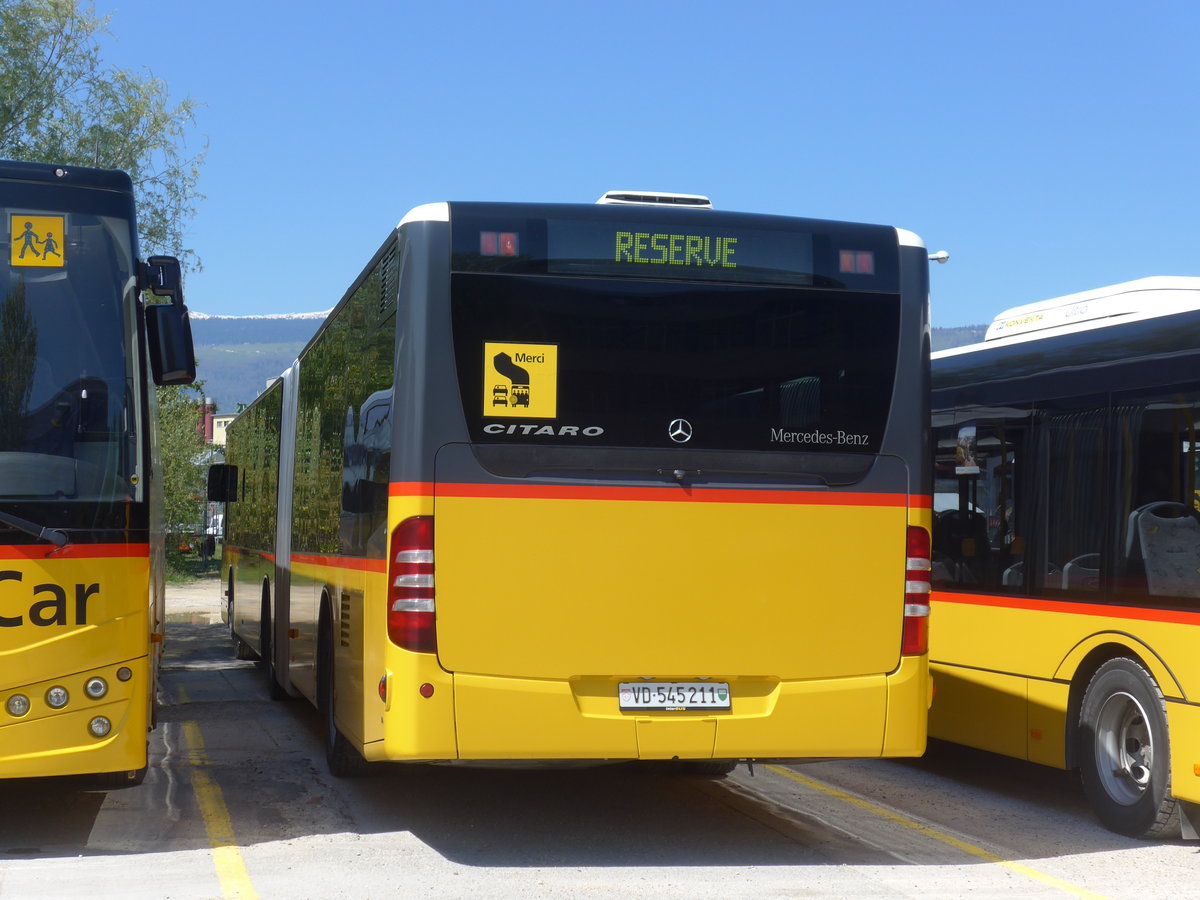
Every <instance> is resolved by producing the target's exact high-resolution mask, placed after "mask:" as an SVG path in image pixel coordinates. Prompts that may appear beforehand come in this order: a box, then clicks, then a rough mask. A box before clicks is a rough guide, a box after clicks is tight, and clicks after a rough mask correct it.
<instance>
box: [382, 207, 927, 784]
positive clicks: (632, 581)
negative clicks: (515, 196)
mask: <svg viewBox="0 0 1200 900" xmlns="http://www.w3.org/2000/svg"><path fill="white" fill-rule="evenodd" d="M444 209H445V211H446V215H445V218H446V219H447V220H448V222H446V221H437V219H438V218H440V217H439V216H438V215H436V211H435V214H434V215H433V216H432V218H433V219H434V220H433V221H424V222H418V223H413V224H410V225H409V226H408V229H407V241H408V250H409V253H408V256H407V257H406V258H407V260H408V262H407V265H409V266H410V270H409V271H408V272H407V273H405V275H402V277H401V281H402V284H403V283H405V278H406V276H407V278H408V279H409V280H410V283H421V284H425V285H427V294H425V296H427V297H428V302H427V304H423V303H422V302H420V301H414V300H413V299H412V295H410V297H409V298H407V302H406V297H405V295H404V293H403V292H402V293H401V316H402V320H401V321H400V323H399V324H398V333H399V335H400V340H399V352H398V356H397V359H398V361H399V368H398V377H397V385H396V391H397V401H396V405H397V413H398V414H397V418H398V419H402V418H403V416H402V415H401V414H400V410H403V409H405V408H407V409H410V410H412V411H414V413H415V416H414V418H413V423H412V424H411V425H410V426H409V427H408V431H407V433H402V432H401V431H400V430H398V431H397V433H396V443H395V446H394V447H393V467H392V471H393V484H392V490H391V495H392V496H391V500H390V520H391V522H392V523H393V531H392V541H391V548H390V549H391V552H390V556H389V571H388V583H389V595H388V599H387V605H388V612H387V614H388V633H389V642H388V652H387V655H386V664H387V673H386V676H385V678H384V680H382V681H381V684H380V697H381V700H382V702H383V703H384V704H385V706H386V709H387V712H386V713H385V715H384V716H383V734H382V735H381V737H382V740H381V741H379V742H378V744H377V745H375V746H372V745H370V744H368V745H367V746H365V747H364V752H365V755H367V756H368V758H374V759H383V758H387V759H435V758H441V759H457V760H477V761H500V760H635V759H640V760H681V761H698V762H701V764H702V765H703V761H707V762H708V763H709V764H713V765H718V766H719V764H720V761H732V760H738V759H747V758H750V759H766V758H772V759H796V758H812V757H879V756H913V755H919V754H920V753H922V752H923V750H924V746H925V736H926V725H925V723H926V714H927V709H928V703H929V675H928V666H927V662H928V661H927V656H926V646H925V636H926V633H927V632H926V627H927V622H928V619H927V615H928V593H927V592H928V570H929V563H928V558H929V541H928V529H929V516H930V509H929V499H928V493H929V489H928V471H927V464H926V462H925V460H926V458H927V455H926V454H925V449H926V444H925V437H924V427H923V422H924V420H923V419H922V416H923V415H924V414H925V410H926V408H927V406H926V403H927V401H926V399H925V398H926V396H927V387H928V380H927V379H928V374H927V369H928V365H927V359H928V348H927V335H928V320H927V304H926V296H927V290H926V277H927V276H926V272H927V260H926V255H925V252H924V250H923V248H922V247H921V246H920V242H919V240H917V239H915V237H913V236H911V235H907V234H906V233H903V232H897V230H895V229H892V228H884V227H874V226H854V225H845V224H840V223H831V222H817V221H812V220H797V219H786V218H779V217H766V216H745V215H731V214H723V213H719V212H713V211H711V210H678V209H663V208H660V207H605V206H594V207H561V208H560V207H538V206H505V205H486V204H479V205H463V204H452V205H449V207H445V208H444ZM447 237H449V238H450V243H451V254H450V258H449V259H446V257H445V250H444V249H439V248H442V247H444V242H445V240H446V238H447ZM423 259H427V260H428V261H429V262H428V268H427V269H422V263H421V262H419V261H420V260H423ZM405 316H407V319H405V318H403V317H405ZM416 334H421V335H422V337H423V341H415V342H413V344H407V345H406V340H405V337H406V335H408V336H413V335H416ZM422 343H424V345H425V346H427V347H429V348H431V349H430V350H429V352H428V353H417V354H416V355H414V356H412V357H406V355H405V354H406V347H407V350H408V351H409V352H412V347H413V345H414V344H416V345H419V344H422ZM410 370H416V371H420V372H421V377H420V378H406V377H405V376H406V373H407V372H408V371H410ZM422 381H424V384H425V385H426V390H425V391H424V392H421V391H419V390H418V389H417V388H416V386H417V385H419V384H420V383H421V382H422Z"/></svg>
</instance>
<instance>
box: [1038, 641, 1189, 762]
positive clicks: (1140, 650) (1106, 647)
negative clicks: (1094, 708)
mask: <svg viewBox="0 0 1200 900" xmlns="http://www.w3.org/2000/svg"><path fill="white" fill-rule="evenodd" d="M1119 658H1125V659H1130V660H1133V661H1134V662H1136V663H1137V664H1138V665H1140V666H1141V667H1142V668H1143V669H1145V670H1146V671H1147V672H1148V673H1149V675H1150V678H1151V679H1152V680H1153V682H1154V683H1155V685H1156V686H1157V687H1158V689H1159V690H1160V691H1161V692H1162V694H1163V696H1165V697H1171V698H1175V699H1182V698H1184V696H1185V695H1184V693H1183V688H1182V687H1181V686H1180V684H1179V682H1178V681H1177V680H1176V678H1175V674H1174V673H1173V672H1172V671H1171V670H1170V668H1169V667H1168V666H1167V664H1166V663H1165V662H1164V661H1163V659H1162V658H1161V657H1159V655H1158V654H1157V653H1155V652H1154V651H1153V650H1152V649H1150V647H1148V646H1147V645H1145V644H1144V643H1142V642H1141V641H1139V640H1136V639H1135V638H1133V637H1132V636H1130V635H1128V634H1120V633H1107V634H1104V633H1102V634H1095V635H1092V636H1091V637H1089V638H1088V639H1086V640H1083V641H1080V642H1079V643H1078V644H1076V645H1075V647H1074V648H1072V650H1071V652H1070V653H1068V654H1067V656H1066V657H1065V658H1064V659H1063V661H1062V662H1061V663H1060V664H1059V667H1058V671H1056V672H1055V673H1054V680H1055V681H1066V682H1069V683H1070V685H1071V689H1070V695H1069V698H1068V701H1067V718H1066V722H1065V728H1066V735H1065V738H1066V742H1065V746H1066V761H1065V765H1066V768H1068V769H1077V768H1079V747H1078V737H1079V729H1078V727H1077V726H1078V724H1079V711H1080V709H1081V708H1082V706H1083V695H1084V692H1085V691H1086V690H1087V686H1088V684H1089V683H1090V682H1091V680H1092V678H1093V677H1094V676H1095V674H1096V671H1097V670H1098V669H1099V668H1100V667H1101V666H1102V665H1104V664H1105V663H1106V662H1108V661H1109V660H1112V659H1119Z"/></svg>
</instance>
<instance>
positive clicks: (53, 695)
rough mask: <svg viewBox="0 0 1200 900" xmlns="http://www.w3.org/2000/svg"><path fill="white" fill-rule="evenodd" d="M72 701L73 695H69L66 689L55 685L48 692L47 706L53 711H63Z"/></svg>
mask: <svg viewBox="0 0 1200 900" xmlns="http://www.w3.org/2000/svg"><path fill="white" fill-rule="evenodd" d="M70 699H71V695H70V694H68V693H67V689H66V688H65V687H60V686H59V685H55V686H54V687H52V688H50V690H48V691H46V705H47V706H48V707H50V708H51V709H62V708H63V707H64V706H66V705H67V702H68V701H69V700H70Z"/></svg>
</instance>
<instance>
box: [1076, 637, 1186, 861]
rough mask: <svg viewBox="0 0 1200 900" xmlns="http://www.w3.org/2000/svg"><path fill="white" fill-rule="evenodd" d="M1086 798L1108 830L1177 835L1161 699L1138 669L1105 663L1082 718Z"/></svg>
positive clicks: (1116, 661) (1086, 696)
mask: <svg viewBox="0 0 1200 900" xmlns="http://www.w3.org/2000/svg"><path fill="white" fill-rule="evenodd" d="M1079 771H1080V775H1081V777H1082V779H1083V791H1084V794H1086V795H1087V798H1088V801H1089V802H1090V803H1091V805H1092V809H1094V810H1095V811H1096V815H1097V816H1099V818H1100V821H1101V822H1103V823H1104V825H1105V827H1107V828H1109V829H1111V830H1112V831H1115V832H1117V833H1119V834H1125V835H1129V836H1130V837H1137V838H1159V837H1168V836H1171V835H1172V834H1175V835H1177V834H1178V833H1179V812H1178V809H1177V808H1176V802H1175V798H1174V797H1172V796H1171V753H1170V739H1169V736H1168V733H1167V714H1166V706H1165V704H1164V702H1163V695H1162V691H1160V690H1159V688H1158V685H1157V684H1155V682H1154V679H1153V678H1152V677H1151V675H1150V673H1149V672H1147V671H1146V669H1145V668H1144V667H1143V666H1142V665H1141V664H1140V663H1138V662H1136V661H1134V660H1132V659H1126V658H1124V657H1121V658H1118V659H1110V660H1109V661H1108V662H1106V663H1104V665H1102V666H1101V667H1100V668H1099V669H1097V670H1096V674H1095V675H1093V676H1092V680H1091V681H1090V682H1089V683H1088V686H1087V689H1086V690H1085V691H1084V694H1083V704H1082V706H1081V707H1080V710H1079Z"/></svg>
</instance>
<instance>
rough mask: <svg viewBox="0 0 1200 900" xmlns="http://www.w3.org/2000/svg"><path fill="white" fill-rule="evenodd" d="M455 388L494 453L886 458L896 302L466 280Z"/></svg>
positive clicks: (875, 297) (622, 282) (717, 287)
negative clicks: (598, 449)
mask: <svg viewBox="0 0 1200 900" xmlns="http://www.w3.org/2000/svg"><path fill="white" fill-rule="evenodd" d="M451 290H452V316H453V328H454V347H455V355H456V360H457V367H458V376H459V389H460V393H461V397H462V401H463V408H464V412H465V414H466V418H467V422H468V427H469V429H470V433H471V437H472V440H474V441H477V442H484V443H494V442H503V443H531V444H558V445H564V444H567V445H575V446H582V445H588V444H590V445H595V446H608V447H677V448H680V449H684V448H686V449H697V450H775V451H788V450H797V451H804V452H808V453H812V452H820V451H832V452H838V453H846V452H852V453H876V452H878V450H879V447H880V444H881V442H882V439H883V432H884V428H885V426H886V424H887V415H888V410H889V407H890V403H891V397H892V387H893V379H894V377H895V369H896V353H897V344H898V337H899V320H900V298H899V296H897V295H894V294H882V293H855V292H851V291H846V290H838V291H834V290H822V289H816V288H797V287H766V286H750V285H731V284H712V283H699V282H695V283H683V282H680V283H664V282H661V281H637V280H632V279H603V278H567V277H539V276H517V275H487V274H469V273H460V274H455V275H454V276H453V277H452V282H451Z"/></svg>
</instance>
